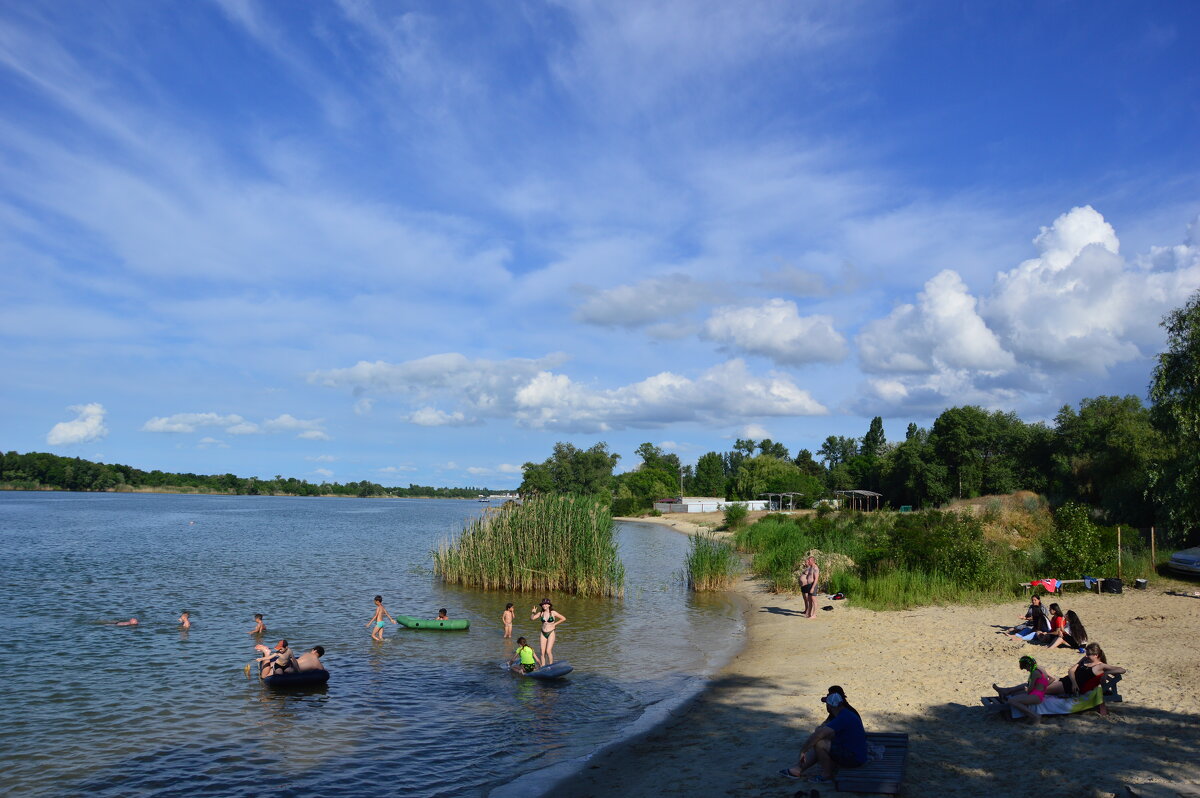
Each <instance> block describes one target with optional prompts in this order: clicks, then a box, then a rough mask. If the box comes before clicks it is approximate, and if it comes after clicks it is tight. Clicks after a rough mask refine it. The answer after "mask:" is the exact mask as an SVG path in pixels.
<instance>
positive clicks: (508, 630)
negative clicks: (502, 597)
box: [500, 601, 516, 637]
mask: <svg viewBox="0 0 1200 798" xmlns="http://www.w3.org/2000/svg"><path fill="white" fill-rule="evenodd" d="M515 615H516V613H515V612H513V605H512V602H511V601H510V602H508V603H507V604H505V605H504V612H503V613H501V615H500V621H501V622H502V623H503V624H504V636H505V637H512V622H513V617H514V616H515Z"/></svg>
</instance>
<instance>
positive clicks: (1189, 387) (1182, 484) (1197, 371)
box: [1150, 291, 1200, 538]
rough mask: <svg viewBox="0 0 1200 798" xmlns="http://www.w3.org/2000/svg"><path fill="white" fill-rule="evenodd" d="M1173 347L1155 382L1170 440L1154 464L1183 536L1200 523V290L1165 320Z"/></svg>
mask: <svg viewBox="0 0 1200 798" xmlns="http://www.w3.org/2000/svg"><path fill="white" fill-rule="evenodd" d="M1162 326H1163V328H1164V329H1166V331H1167V349H1166V351H1165V352H1162V353H1161V354H1160V355H1159V356H1158V364H1157V365H1156V366H1155V367H1154V375H1153V378H1152V379H1151V382H1150V401H1151V402H1152V403H1153V404H1152V407H1151V409H1150V418H1151V421H1152V422H1153V424H1154V426H1155V428H1156V429H1157V430H1158V431H1159V433H1161V435H1162V436H1163V440H1164V441H1166V442H1169V444H1170V445H1171V447H1172V448H1171V450H1170V451H1167V452H1165V453H1164V455H1163V457H1161V458H1160V459H1159V461H1158V462H1157V463H1155V464H1154V465H1153V466H1152V468H1151V473H1150V482H1151V488H1152V490H1153V491H1154V494H1155V497H1156V498H1157V499H1158V501H1159V512H1160V514H1162V515H1164V516H1165V517H1166V518H1168V519H1169V520H1170V522H1171V525H1172V527H1173V529H1172V533H1173V534H1174V535H1176V536H1177V538H1181V537H1182V536H1183V535H1184V534H1187V533H1190V532H1192V531H1194V530H1196V529H1197V528H1198V527H1200V446H1197V441H1200V291H1197V292H1196V293H1194V294H1192V296H1191V297H1190V298H1189V299H1188V301H1187V302H1186V303H1185V304H1184V306H1183V307H1181V308H1177V309H1176V310H1174V311H1172V312H1171V313H1168V314H1167V316H1166V318H1164V319H1163V321H1162Z"/></svg>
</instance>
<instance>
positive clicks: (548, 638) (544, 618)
mask: <svg viewBox="0 0 1200 798" xmlns="http://www.w3.org/2000/svg"><path fill="white" fill-rule="evenodd" d="M532 612H533V614H532V615H530V616H529V620H531V621H539V620H540V621H541V622H542V665H543V666H546V665H553V664H554V640H555V638H556V637H557V635H556V634H555V631H554V630H555V629H556V628H557V627H558V625H559V624H560V623H562V622H563V621H565V620H566V618H564V617H563V616H562V615H559V614H558V613H557V612H555V611H554V605H553V604H551V603H550V599H548V598H544V599H542V603H541V605H539V607H534V608H533V610H532Z"/></svg>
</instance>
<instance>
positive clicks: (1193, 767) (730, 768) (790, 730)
mask: <svg viewBox="0 0 1200 798" xmlns="http://www.w3.org/2000/svg"><path fill="white" fill-rule="evenodd" d="M1171 589H1174V590H1184V589H1186V590H1187V591H1189V592H1190V591H1193V590H1200V585H1198V584H1191V585H1184V584H1180V583H1166V582H1163V583H1161V584H1153V585H1151V588H1150V589H1149V590H1146V591H1134V590H1129V591H1127V592H1126V593H1124V594H1123V595H1119V596H1114V595H1103V596H1097V595H1095V594H1089V593H1083V592H1076V593H1068V594H1067V595H1066V596H1065V597H1064V598H1063V599H1062V600H1061V602H1060V603H1062V604H1063V605H1064V609H1068V608H1069V609H1074V610H1076V612H1078V613H1079V615H1080V617H1081V618H1082V619H1083V621H1084V623H1085V624H1086V625H1087V627H1088V630H1089V632H1090V634H1091V636H1092V638H1093V639H1094V640H1098V641H1099V642H1100V643H1101V645H1102V646H1103V647H1104V649H1105V652H1106V653H1107V654H1108V658H1109V662H1111V663H1113V664H1116V665H1121V666H1123V667H1126V668H1128V669H1129V673H1128V674H1127V676H1126V677H1125V680H1124V681H1123V682H1122V683H1121V692H1122V694H1123V695H1124V697H1125V703H1122V704H1115V705H1113V706H1112V714H1111V715H1110V716H1109V717H1108V718H1104V717H1101V716H1099V715H1097V714H1096V713H1095V712H1089V713H1085V714H1081V715H1076V716H1070V717H1061V718H1048V719H1046V720H1045V721H1044V722H1043V723H1042V724H1041V725H1040V726H1038V727H1030V726H1027V725H1026V724H1024V723H1017V722H1015V721H1004V720H1001V719H999V718H998V717H996V716H994V715H993V716H985V715H984V712H983V709H982V707H981V706H980V703H979V697H980V696H982V695H984V694H986V693H988V692H989V691H990V685H991V684H992V682H994V681H998V682H1000V683H1001V684H1017V683H1019V682H1021V681H1022V678H1021V677H1022V675H1023V673H1022V672H1021V671H1019V670H1018V668H1017V658H1018V656H1020V655H1021V654H1032V655H1033V656H1035V657H1036V658H1037V659H1038V661H1039V663H1042V664H1045V665H1046V666H1048V668H1049V670H1050V671H1051V673H1053V674H1055V675H1061V674H1062V673H1065V672H1066V670H1067V668H1068V667H1069V666H1070V665H1071V664H1072V663H1073V662H1074V661H1076V660H1077V659H1078V658H1079V655H1078V654H1077V653H1076V652H1074V651H1067V650H1062V649H1059V650H1055V651H1050V650H1047V649H1045V648H1042V647H1035V646H1029V645H1026V644H1024V643H1020V642H1018V641H1014V640H1011V639H1009V638H1007V637H1004V636H1002V635H999V634H997V628H998V627H999V626H1001V625H1007V624H1011V623H1015V622H1016V621H1017V619H1018V616H1020V615H1021V614H1022V613H1023V612H1024V607H1025V605H1024V604H1021V603H1019V602H1017V601H1013V602H1012V603H1010V604H1003V605H993V606H986V607H955V608H951V609H941V608H925V609H920V610H913V611H906V612H896V613H876V612H871V611H868V610H861V609H856V608H855V607H853V606H848V605H847V603H844V602H840V601H839V602H831V601H828V600H821V601H819V603H818V607H821V606H831V607H833V609H832V610H828V611H824V612H818V617H817V618H815V619H813V620H808V619H805V618H802V617H800V616H799V609H800V608H801V602H800V600H799V598H793V597H783V596H776V595H771V594H768V593H765V592H764V591H762V590H761V589H759V588H758V587H757V586H756V585H755V584H753V583H751V582H746V583H745V584H743V586H742V591H743V592H744V593H745V595H746V597H747V599H748V601H749V602H750V609H748V611H747V615H748V621H749V629H748V639H747V645H746V647H745V650H744V651H743V652H742V654H741V655H739V656H738V657H737V658H736V659H735V660H734V661H733V662H732V663H731V664H730V666H729V667H728V668H727V669H726V670H725V671H724V672H723V673H722V674H721V675H720V676H719V678H718V679H717V680H716V681H715V682H714V684H713V685H712V687H711V689H710V690H708V691H707V692H706V693H705V694H703V695H702V696H701V697H700V698H698V699H697V700H696V701H695V702H694V703H693V704H692V705H690V706H689V707H688V708H687V709H686V710H684V711H681V713H680V714H679V715H678V716H677V717H676V718H675V719H674V720H673V721H670V722H668V723H667V724H665V725H664V726H660V727H659V728H657V729H655V730H654V731H652V732H650V733H649V734H647V735H645V736H644V737H642V738H641V739H637V740H634V741H631V742H630V743H629V744H627V745H624V746H621V747H619V748H617V749H614V750H612V751H609V752H606V753H604V754H601V755H599V756H598V757H596V758H595V759H594V760H593V761H592V762H590V763H589V765H588V766H586V767H585V768H584V770H583V771H582V773H581V774H580V775H578V776H576V777H573V778H572V779H570V780H569V781H567V782H564V783H561V784H559V785H558V786H557V787H556V788H555V789H554V790H553V791H552V792H551V793H550V795H553V796H563V797H564V798H585V797H586V796H596V797H597V798H607V797H608V796H613V797H614V798H615V797H616V796H621V798H630V797H631V796H634V797H636V796H659V795H680V796H682V795H687V796H785V795H787V796H790V795H792V794H793V793H794V792H795V791H796V790H797V789H798V787H799V786H804V787H805V788H806V790H807V789H808V787H810V786H813V785H807V784H798V783H797V782H792V781H788V780H786V779H784V778H782V777H780V776H779V775H777V771H778V770H779V768H781V767H783V766H785V765H788V764H791V763H792V762H793V761H794V759H795V755H796V750H797V748H798V746H799V745H800V743H801V742H802V741H803V739H804V737H805V736H806V735H807V733H808V732H809V731H810V730H811V729H812V728H813V727H814V726H816V725H817V724H818V723H819V722H820V720H821V719H822V718H823V717H824V711H823V706H822V704H821V703H820V701H819V699H820V696H822V695H824V694H825V689H826V688H827V687H828V686H829V685H831V684H841V685H842V686H843V687H845V689H846V691H847V694H848V696H849V698H850V701H851V703H852V704H853V705H854V706H855V707H857V708H858V709H859V710H860V711H861V713H862V716H863V719H864V721H865V723H866V725H867V729H868V731H872V730H875V731H900V732H907V733H908V734H909V735H910V746H911V747H910V753H909V760H908V768H909V769H908V778H907V781H906V788H905V792H904V794H905V795H908V796H939V798H940V796H971V798H979V797H980V796H1000V797H1001V798H1018V796H1020V797H1021V798H1023V797H1024V796H1032V795H1038V796H1047V797H1048V796H1067V797H1069V798H1070V797H1074V796H1081V797H1082V796H1088V797H1089V798H1091V797H1092V796H1096V795H1114V794H1115V795H1119V796H1126V795H1129V794H1130V793H1128V792H1127V791H1126V789H1125V787H1124V785H1135V789H1141V790H1142V792H1140V793H1138V794H1141V795H1149V796H1165V795H1176V794H1178V791H1174V790H1166V791H1163V790H1164V785H1163V783H1164V782H1165V783H1178V784H1183V783H1188V784H1192V785H1198V784H1200V715H1198V713H1200V598H1197V597H1192V596H1190V595H1178V596H1175V595H1169V594H1167V592H1166V591H1167V590H1171ZM1038 751H1040V752H1041V755H1040V756H1037V755H1035V753H1034V752H1038ZM1154 782H1157V783H1158V784H1157V785H1156V784H1154ZM1136 785H1144V786H1142V787H1140V788H1137V787H1136ZM1192 789H1197V787H1195V786H1193V787H1192ZM806 794H807V793H806ZM821 794H822V795H825V796H829V795H837V794H839V793H837V792H836V791H835V790H833V789H832V787H831V786H829V785H821Z"/></svg>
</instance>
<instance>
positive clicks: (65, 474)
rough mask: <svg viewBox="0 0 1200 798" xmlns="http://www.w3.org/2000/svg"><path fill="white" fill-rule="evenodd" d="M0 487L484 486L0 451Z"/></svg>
mask: <svg viewBox="0 0 1200 798" xmlns="http://www.w3.org/2000/svg"><path fill="white" fill-rule="evenodd" d="M0 486H3V487H6V488H15V489H18V490H45V489H53V490H76V491H113V490H150V491H155V490H158V491H164V492H171V491H175V490H179V491H184V492H189V493H227V494H237V495H240V496H258V495H263V496H276V495H278V496H357V497H361V498H366V497H371V496H385V497H396V498H401V497H409V498H435V499H468V498H474V497H476V496H478V495H479V494H481V493H491V492H492V491H491V490H490V489H488V488H470V487H468V488H435V487H432V486H428V485H411V484H410V485H409V486H408V487H407V488H388V487H384V486H383V485H379V484H376V483H374V482H368V481H366V480H363V481H362V482H346V483H340V482H320V483H312V482H308V481H307V480H303V479H296V478H295V477H287V478H285V477H281V476H276V477H275V478H274V479H258V478H257V477H239V476H237V475H236V474H175V473H171V472H169V471H142V470H141V469H139V468H133V467H132V466H127V465H119V464H116V463H113V464H109V463H93V462H92V461H90V460H84V459H82V458H79V457H59V456H58V455H54V454H47V453H45V452H30V453H28V454H19V453H17V452H8V453H6V454H0Z"/></svg>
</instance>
